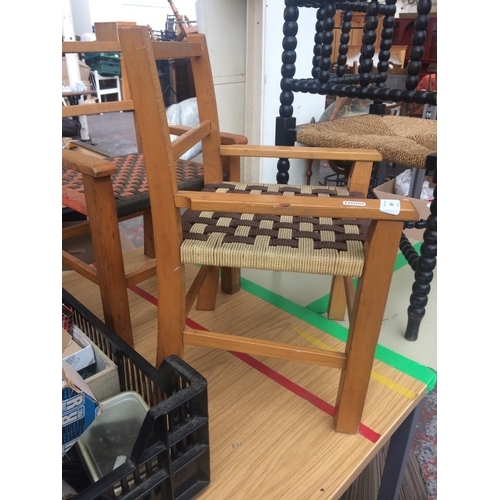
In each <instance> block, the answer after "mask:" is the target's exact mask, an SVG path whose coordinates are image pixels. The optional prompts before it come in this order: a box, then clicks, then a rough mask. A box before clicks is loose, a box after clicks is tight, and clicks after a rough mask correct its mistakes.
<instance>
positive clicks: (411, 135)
mask: <svg viewBox="0 0 500 500" xmlns="http://www.w3.org/2000/svg"><path fill="white" fill-rule="evenodd" d="M297 142H299V143H301V144H305V145H306V146H315V147H332V148H362V149H376V150H377V151H378V152H379V153H380V154H381V155H382V157H383V159H384V160H386V161H389V162H393V163H397V164H400V165H407V166H408V167H414V168H422V169H425V168H426V161H427V156H428V155H429V154H431V153H435V152H436V151H437V121H436V120H425V119H422V118H411V117H408V116H392V115H387V116H378V115H361V116H350V117H346V118H339V119H337V120H330V121H324V122H318V123H309V124H306V125H300V126H298V127H297Z"/></svg>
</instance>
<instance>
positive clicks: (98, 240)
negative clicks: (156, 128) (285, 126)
mask: <svg viewBox="0 0 500 500" xmlns="http://www.w3.org/2000/svg"><path fill="white" fill-rule="evenodd" d="M160 43H165V44H166V43H168V42H160ZM62 51H63V54H64V53H78V52H85V53H90V52H118V53H120V52H121V47H120V44H119V42H118V41H106V42H92V43H89V42H63V43H62ZM134 109H135V104H134V101H133V100H130V99H127V100H121V101H115V102H103V103H95V104H83V105H75V106H66V107H63V108H62V116H63V118H64V117H78V116H83V115H92V114H103V113H110V112H119V111H123V112H130V111H131V112H135V111H134ZM162 112H163V114H165V109H164V108H163V110H162ZM188 130H189V128H188V127H182V126H176V127H171V131H172V133H173V134H175V135H182V134H185V133H187V131H188ZM188 135H189V134H188ZM221 140H222V141H223V142H227V143H246V138H245V137H243V136H237V135H233V134H221ZM137 146H138V151H137V152H134V153H130V154H127V155H124V156H118V157H110V156H109V155H107V154H106V153H105V152H102V151H98V150H97V148H92V147H90V146H85V144H82V143H80V144H79V145H76V143H69V144H68V146H67V147H68V149H65V150H63V153H62V163H63V171H62V203H63V206H65V207H68V208H70V209H73V210H75V211H76V212H78V213H80V214H82V215H83V216H85V217H86V220H85V221H84V222H81V223H79V224H76V225H72V226H69V227H66V228H64V229H63V235H62V237H63V240H65V239H68V238H71V237H74V236H78V235H81V234H84V233H88V232H90V235H91V239H92V246H93V251H94V256H95V264H88V263H86V262H84V261H83V260H81V259H79V258H78V257H77V256H76V255H73V254H71V253H69V252H67V251H64V250H63V258H62V261H63V264H64V265H65V266H67V267H68V268H70V269H72V270H74V271H76V272H77V273H79V274H80V275H82V276H84V277H85V278H87V279H89V280H90V281H92V282H93V283H95V284H96V285H98V286H99V290H100V294H101V302H102V309H103V314H104V319H105V322H106V324H107V326H108V327H109V328H111V329H112V330H113V331H115V332H116V333H117V334H118V335H119V336H120V337H122V338H123V339H124V340H125V341H126V342H128V343H129V344H130V345H131V346H133V345H134V338H133V331H132V321H131V316H130V308H129V298H128V292H127V289H128V287H130V286H132V285H134V284H137V283H140V282H141V281H144V280H146V279H148V278H151V277H152V276H154V275H155V274H156V261H155V251H154V235H153V227H152V222H151V208H150V200H149V186H148V179H147V177H146V170H145V167H144V155H143V153H142V146H141V137H140V134H138V133H137ZM173 168H174V170H175V174H174V175H175V177H176V182H177V183H178V184H179V186H180V187H181V188H182V189H187V190H200V189H201V188H202V187H203V184H204V180H203V165H202V164H201V163H198V162H193V161H188V160H180V159H177V161H176V162H175V165H174V166H173ZM224 168H225V171H226V177H230V176H232V178H233V179H236V180H237V179H238V178H239V169H238V168H235V166H234V161H232V163H231V159H230V158H228V161H227V162H226V163H225V166H224ZM139 216H142V217H143V221H144V256H143V259H138V260H136V261H135V262H133V263H131V264H130V265H127V266H125V262H124V258H123V251H122V247H121V242H120V233H119V226H118V222H119V221H123V220H127V219H130V218H133V217H139ZM229 275H231V273H229ZM231 281H236V279H232V278H228V282H231Z"/></svg>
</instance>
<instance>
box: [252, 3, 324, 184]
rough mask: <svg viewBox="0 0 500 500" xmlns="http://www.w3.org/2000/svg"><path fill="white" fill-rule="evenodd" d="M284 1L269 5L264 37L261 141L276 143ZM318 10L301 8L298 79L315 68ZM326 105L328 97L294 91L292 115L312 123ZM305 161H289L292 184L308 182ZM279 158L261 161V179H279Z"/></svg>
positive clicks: (297, 63)
mask: <svg viewBox="0 0 500 500" xmlns="http://www.w3.org/2000/svg"><path fill="white" fill-rule="evenodd" d="M283 9H284V2H280V1H277V2H269V3H267V4H266V9H265V11H264V15H265V40H264V71H265V79H264V87H263V88H264V101H263V110H264V111H263V113H264V114H263V120H262V137H261V141H262V144H274V143H275V130H276V117H277V116H279V107H280V93H281V89H280V81H281V64H282V63H281V54H282V51H283V49H282V41H283V30H282V26H283ZM315 24H316V9H312V8H301V9H300V11H299V20H298V25H299V31H298V33H297V49H296V53H297V61H296V63H295V66H296V72H295V77H296V78H310V76H311V69H312V58H313V46H314V33H315V29H314V27H315ZM324 108H325V97H324V96H319V95H313V94H300V93H296V94H294V102H293V116H294V117H295V118H296V119H297V124H301V123H309V122H310V121H311V118H312V117H313V116H314V117H315V119H316V120H318V119H319V117H320V115H321V113H322V112H323V110H324ZM305 172H306V162H305V161H304V160H290V171H289V174H290V179H289V181H288V182H289V183H290V184H303V183H305V181H306V175H305ZM276 173H277V168H276V160H271V159H263V160H262V161H261V172H260V178H261V182H276Z"/></svg>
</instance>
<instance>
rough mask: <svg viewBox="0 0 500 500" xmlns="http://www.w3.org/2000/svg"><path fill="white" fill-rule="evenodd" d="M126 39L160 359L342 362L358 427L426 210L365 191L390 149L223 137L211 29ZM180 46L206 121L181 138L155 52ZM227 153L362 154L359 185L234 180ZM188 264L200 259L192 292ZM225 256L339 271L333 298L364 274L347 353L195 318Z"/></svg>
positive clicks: (168, 53) (342, 414)
mask: <svg viewBox="0 0 500 500" xmlns="http://www.w3.org/2000/svg"><path fill="white" fill-rule="evenodd" d="M119 40H120V45H121V48H122V59H123V61H124V63H125V66H126V70H127V75H128V79H129V86H130V92H131V96H132V98H133V100H134V103H135V111H136V123H137V127H138V131H139V134H140V136H141V138H142V146H143V153H144V159H145V166H146V171H147V175H148V180H149V186H150V190H149V195H150V202H151V208H152V222H153V228H154V234H155V248H156V266H157V276H158V348H157V362H158V363H160V362H161V360H163V359H164V357H165V356H167V355H171V354H176V355H179V356H183V354H184V346H185V345H196V346H202V347H207V348H215V349H222V350H229V351H236V352H242V353H248V354H253V355H262V356H269V357H274V358H280V359H286V360H290V361H301V362H305V363H310V364H317V365H322V366H328V367H331V368H337V369H340V370H341V376H340V382H339V387H338V391H337V404H336V413H335V417H334V422H335V429H336V430H337V431H340V432H347V433H356V432H358V428H359V424H360V420H361V416H362V412H363V407H364V402H365V399H366V394H367V390H368V382H369V378H370V373H371V370H372V365H373V359H374V353H375V348H376V345H377V340H378V336H379V332H380V327H381V324H382V318H383V313H384V308H385V304H386V299H387V294H388V290H389V285H390V282H391V278H392V272H393V265H394V260H395V257H396V253H397V249H398V243H399V238H400V235H401V231H402V227H403V221H406V220H417V219H418V214H417V212H415V210H414V208H413V206H412V204H411V203H410V202H402V203H401V207H400V212H399V214H398V215H391V214H388V213H385V212H384V211H382V210H381V208H380V202H379V201H375V200H367V199H365V198H364V197H365V195H366V189H367V187H368V182H369V174H370V172H371V169H372V164H373V162H374V161H379V160H380V158H381V157H380V155H379V154H378V153H377V152H375V151H369V150H354V149H329V148H307V147H281V146H254V145H221V138H220V132H219V122H218V116H217V106H216V101H215V91H214V86H213V79H212V73H211V68H210V62H209V58H208V50H207V46H206V41H205V38H204V36H203V35H199V34H196V35H195V34H188V36H187V42H183V43H178V42H170V43H161V42H151V40H150V37H149V35H148V30H147V27H129V28H127V27H124V28H120V29H119ZM175 56H177V57H189V58H190V60H191V66H192V69H193V76H194V81H195V87H196V96H197V99H198V109H199V116H200V124H199V126H198V127H196V128H193V129H191V130H190V131H189V132H187V133H186V134H184V136H182V137H180V138H179V139H177V140H176V141H175V142H173V143H171V142H170V134H171V133H172V131H171V129H170V127H169V125H168V123H167V120H166V116H165V112H164V109H163V106H162V104H161V103H162V99H161V87H160V83H159V80H158V75H157V71H156V62H155V59H157V58H159V57H160V58H173V57H175ZM199 140H202V145H203V163H204V179H205V186H204V188H203V190H202V191H200V192H195V191H182V190H179V188H178V183H177V180H176V175H175V169H174V165H175V161H176V158H178V157H179V156H180V155H181V154H182V152H183V151H185V150H187V149H188V148H189V147H191V146H192V145H193V144H195V143H196V142H198V141H199ZM226 157H233V158H234V157H274V158H285V157H286V158H288V157H290V158H304V159H307V158H311V157H312V158H318V159H319V158H321V159H324V158H326V159H340V160H351V161H354V162H355V163H356V165H355V167H354V168H353V173H352V174H351V178H350V186H349V187H350V189H351V190H354V191H360V192H358V194H357V195H356V194H355V193H353V192H352V191H347V190H345V188H341V189H340V191H339V190H338V189H337V188H334V187H323V186H317V187H311V186H288V185H286V186H283V185H273V184H270V185H267V184H252V185H248V184H245V183H242V182H224V181H223V167H222V165H223V159H224V158H226ZM359 198H362V201H361V202H360V201H359ZM184 209H185V210H186V211H185V212H182V211H183V210H184ZM185 264H196V265H200V266H201V267H200V269H199V271H198V274H197V276H196V278H195V279H194V281H193V283H192V284H191V286H190V288H189V290H187V291H186V288H187V285H186V283H185V278H184V265H185ZM224 267H229V268H233V269H240V268H253V269H267V270H273V271H284V272H286V271H296V272H304V273H316V274H325V275H330V276H333V277H334V279H333V283H334V285H333V290H334V293H332V296H333V297H334V298H338V297H340V296H341V295H344V292H346V290H345V288H344V279H346V280H347V282H349V280H350V277H354V276H355V277H358V278H360V279H359V282H358V286H357V288H356V291H355V294H354V292H353V291H352V290H348V293H346V294H345V295H346V296H347V297H348V298H347V299H342V300H340V301H339V302H340V304H341V306H342V303H343V304H344V305H345V303H346V302H345V300H347V304H348V310H349V314H350V328H349V334H348V340H347V344H346V348H345V352H331V351H326V350H321V349H313V348H308V347H304V346H298V345H289V344H285V343H280V342H276V341H275V340H269V339H262V338H249V337H242V336H235V335H234V334H231V333H221V332H210V331H199V330H195V329H192V328H189V327H187V326H186V317H187V314H188V313H189V311H190V309H191V307H192V306H193V305H194V303H195V301H196V299H197V304H196V307H197V308H198V309H202V310H213V309H215V306H216V293H217V289H218V285H219V270H220V268H224ZM341 308H342V307H341ZM255 313H256V314H258V311H256V312H255ZM332 314H335V304H332Z"/></svg>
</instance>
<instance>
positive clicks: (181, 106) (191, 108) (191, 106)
mask: <svg viewBox="0 0 500 500" xmlns="http://www.w3.org/2000/svg"><path fill="white" fill-rule="evenodd" d="M167 121H168V123H169V125H183V126H185V127H196V126H197V125H199V124H200V117H199V115H198V102H197V101H196V97H191V98H189V99H185V100H184V101H181V102H179V103H175V104H172V105H170V106H169V107H168V108H167ZM177 137H178V136H177V135H170V140H171V141H174V140H175V139H177ZM200 153H201V141H200V142H199V143H198V144H195V145H194V146H193V147H192V148H191V149H188V150H187V151H186V152H185V153H184V154H183V155H182V156H181V159H182V160H191V159H192V158H194V157H195V156H197V155H199V154H200Z"/></svg>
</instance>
